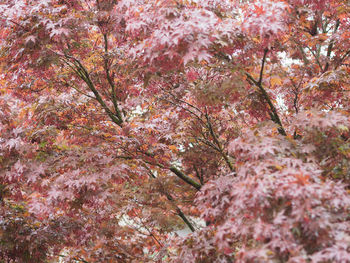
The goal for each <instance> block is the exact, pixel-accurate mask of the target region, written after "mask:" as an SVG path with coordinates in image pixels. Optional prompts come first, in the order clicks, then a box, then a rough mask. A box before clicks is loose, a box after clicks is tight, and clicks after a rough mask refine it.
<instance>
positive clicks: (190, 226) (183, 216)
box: [144, 165, 195, 232]
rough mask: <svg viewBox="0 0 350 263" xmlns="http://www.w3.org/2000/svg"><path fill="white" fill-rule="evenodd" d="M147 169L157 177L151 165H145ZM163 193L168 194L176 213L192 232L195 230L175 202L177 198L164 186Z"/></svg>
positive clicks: (153, 176)
mask: <svg viewBox="0 0 350 263" xmlns="http://www.w3.org/2000/svg"><path fill="white" fill-rule="evenodd" d="M144 167H145V168H146V169H147V170H148V173H149V175H150V177H151V178H153V179H155V178H156V176H155V175H154V174H153V172H152V171H151V169H150V168H149V167H147V165H145V166H144ZM162 190H163V193H164V195H165V196H166V198H167V199H168V200H169V201H170V202H171V203H172V205H173V206H174V207H175V210H176V213H177V215H178V216H179V217H180V218H181V219H182V221H184V223H185V224H186V225H187V226H188V227H189V229H191V231H192V232H194V231H195V228H194V226H193V225H192V223H191V222H190V220H189V219H188V218H187V217H186V216H185V214H184V213H183V212H182V210H181V209H180V208H179V207H178V206H177V205H176V204H175V200H174V198H173V197H172V196H171V195H170V194H169V193H168V192H167V191H165V189H164V188H163V187H162Z"/></svg>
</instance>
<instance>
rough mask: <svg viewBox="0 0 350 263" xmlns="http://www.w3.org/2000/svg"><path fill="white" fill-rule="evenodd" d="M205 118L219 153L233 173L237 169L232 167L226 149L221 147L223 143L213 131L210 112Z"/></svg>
mask: <svg viewBox="0 0 350 263" xmlns="http://www.w3.org/2000/svg"><path fill="white" fill-rule="evenodd" d="M205 117H206V119H207V123H208V125H207V128H208V130H209V132H210V135H211V137H212V138H213V140H214V142H215V144H216V145H217V147H218V149H219V153H220V154H221V156H222V157H223V158H224V160H225V162H226V164H227V165H228V167H229V168H230V171H231V172H233V171H234V170H235V169H234V167H233V165H232V163H231V161H230V159H229V158H228V156H227V155H226V153H225V151H224V149H223V147H222V145H221V143H220V141H219V139H218V137H217V136H216V134H215V132H214V129H213V126H212V124H211V121H210V117H209V115H208V112H206V114H205Z"/></svg>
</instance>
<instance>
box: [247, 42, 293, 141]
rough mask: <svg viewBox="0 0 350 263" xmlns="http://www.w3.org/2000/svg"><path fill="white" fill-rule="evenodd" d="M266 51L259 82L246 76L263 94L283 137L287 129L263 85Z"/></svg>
mask: <svg viewBox="0 0 350 263" xmlns="http://www.w3.org/2000/svg"><path fill="white" fill-rule="evenodd" d="M266 54H267V52H266V49H265V51H264V56H263V59H262V63H261V70H260V77H259V81H256V80H255V79H254V78H253V77H252V76H251V75H250V74H249V73H248V72H246V73H245V75H246V76H247V78H248V81H249V82H250V83H254V84H255V86H257V87H258V88H259V90H260V92H261V93H262V95H263V97H264V99H265V101H266V102H267V104H268V105H269V108H270V111H271V112H269V114H270V116H271V120H272V121H273V122H274V123H276V124H277V125H278V126H279V128H278V132H279V133H280V134H281V135H283V136H286V135H287V133H286V131H285V129H284V128H283V125H282V122H281V119H280V117H279V116H278V113H277V109H276V107H275V106H274V105H273V103H272V101H271V99H270V96H269V94H268V93H267V92H266V90H265V89H264V87H263V85H262V73H263V69H264V65H265V60H266Z"/></svg>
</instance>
